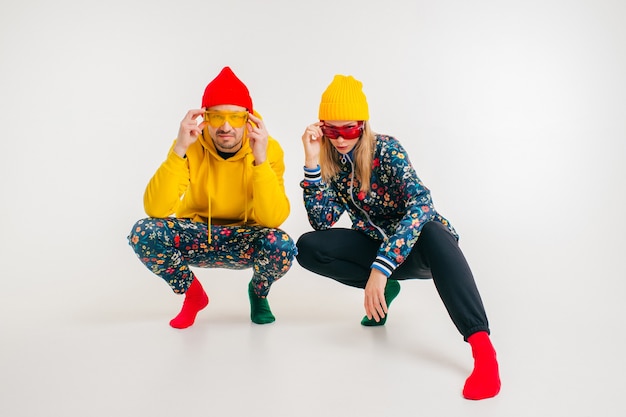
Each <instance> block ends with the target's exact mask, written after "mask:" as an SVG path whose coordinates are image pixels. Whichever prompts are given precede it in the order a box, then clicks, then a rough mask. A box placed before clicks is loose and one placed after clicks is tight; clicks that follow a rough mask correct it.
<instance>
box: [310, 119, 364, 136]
mask: <svg viewBox="0 0 626 417" xmlns="http://www.w3.org/2000/svg"><path fill="white" fill-rule="evenodd" d="M320 127H321V129H322V133H323V134H324V136H326V137H327V138H328V139H337V138H338V137H339V136H341V137H342V138H344V139H346V140H351V139H358V138H360V137H361V134H363V129H364V126H363V121H360V122H357V124H356V126H327V125H326V124H323V125H322V126H320Z"/></svg>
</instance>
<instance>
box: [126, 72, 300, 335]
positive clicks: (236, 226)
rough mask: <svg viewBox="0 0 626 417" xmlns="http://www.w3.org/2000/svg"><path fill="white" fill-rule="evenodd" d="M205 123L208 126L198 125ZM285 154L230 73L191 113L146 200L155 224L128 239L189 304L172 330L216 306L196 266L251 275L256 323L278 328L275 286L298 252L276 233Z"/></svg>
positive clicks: (284, 211) (140, 225)
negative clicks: (272, 301) (272, 298)
mask: <svg viewBox="0 0 626 417" xmlns="http://www.w3.org/2000/svg"><path fill="white" fill-rule="evenodd" d="M200 117H203V120H202V121H201V122H198V119H199V118H200ZM284 171H285V164H284V154H283V150H282V148H281V147H280V145H279V143H278V142H277V141H276V140H274V139H273V138H272V137H270V136H269V135H268V133H267V129H266V127H265V123H264V122H263V120H261V118H260V116H259V114H258V113H256V112H255V111H254V109H253V107H252V99H251V98H250V94H249V92H248V88H247V87H246V86H245V84H244V83H243V82H241V80H239V78H237V76H236V75H235V74H234V73H233V71H232V70H231V69H230V68H229V67H225V68H223V69H222V71H221V72H220V73H219V75H218V76H217V77H216V78H215V79H213V81H211V82H210V83H209V84H208V85H207V87H206V89H205V91H204V95H203V97H202V108H201V109H195V110H189V111H188V112H187V114H186V115H185V117H184V119H183V120H182V122H181V123H180V129H179V131H178V137H177V138H176V140H175V141H174V144H173V145H172V147H171V148H170V151H169V153H168V155H167V158H166V160H165V161H164V162H163V163H162V164H161V166H160V167H159V168H158V170H157V171H156V173H155V174H154V176H153V177H152V179H151V180H150V182H149V183H148V186H147V187H146V191H145V194H144V208H145V210H146V214H147V215H148V216H149V217H148V218H145V219H142V220H139V221H138V222H137V223H136V224H135V225H134V226H133V228H132V230H131V233H130V235H129V236H128V239H129V243H130V245H131V247H132V248H133V249H134V251H135V253H136V254H137V256H138V257H139V259H140V260H141V262H142V263H143V264H144V265H145V266H146V267H147V268H148V269H149V270H150V271H152V272H153V273H154V274H156V275H158V276H159V277H161V278H163V279H164V280H165V282H167V284H168V285H169V286H170V287H171V288H172V290H173V291H174V292H175V293H178V294H185V300H184V302H183V306H182V309H181V311H180V313H179V314H178V315H177V316H176V317H174V318H173V319H172V320H171V321H170V325H171V326H172V327H175V328H178V329H183V328H186V327H189V326H191V325H192V324H193V323H194V321H195V318H196V315H197V314H198V312H199V311H200V310H202V309H203V308H205V307H206V306H207V304H208V303H209V297H208V296H207V294H206V293H205V291H204V289H203V288H202V285H201V284H200V281H199V280H198V278H197V277H196V276H195V274H194V272H193V271H192V270H191V269H190V266H194V267H203V268H228V269H247V268H252V270H253V275H252V280H251V281H250V284H249V285H248V296H249V299H250V318H251V319H252V321H253V322H254V323H257V324H265V323H271V322H273V321H274V320H275V318H274V315H273V314H272V311H271V310H270V307H269V304H268V302H267V298H266V297H267V294H268V292H269V290H270V286H271V285H272V284H273V283H274V281H276V280H277V279H279V278H281V277H282V276H283V275H284V274H285V273H286V272H287V271H288V270H289V268H290V267H291V264H292V260H293V257H294V256H295V254H296V248H295V245H294V242H293V240H292V239H291V237H289V235H287V233H285V232H284V231H282V230H280V229H278V227H279V226H280V225H281V224H282V223H283V222H284V221H285V219H287V216H288V215H289V210H290V206H289V200H288V199H287V195H286V194H285V187H284V181H283V174H284Z"/></svg>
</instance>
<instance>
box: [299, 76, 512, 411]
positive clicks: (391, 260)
mask: <svg viewBox="0 0 626 417" xmlns="http://www.w3.org/2000/svg"><path fill="white" fill-rule="evenodd" d="M319 120H320V121H319V122H317V123H314V124H312V125H310V126H308V127H307V128H306V130H305V132H304V134H303V135H302V142H303V145H304V151H305V166H304V177H305V178H304V180H303V181H302V182H301V186H302V189H303V195H304V204H305V207H306V210H307V214H308V217H309V222H310V223H311V226H313V228H314V229H315V231H313V232H309V233H305V234H304V235H302V236H301V237H300V239H299V240H298V243H297V247H298V255H297V259H298V262H299V263H300V265H301V266H303V267H304V268H306V269H308V270H310V271H313V272H315V273H317V274H320V275H323V276H327V277H330V278H332V279H334V280H336V281H339V282H341V283H342V284H346V285H349V286H353V287H357V288H364V289H365V300H364V307H365V313H366V316H365V317H363V319H362V321H361V324H362V325H364V326H379V325H383V324H385V321H386V319H387V313H388V307H389V305H390V304H391V302H392V301H393V299H394V298H395V297H396V296H397V295H398V293H399V292H400V284H399V283H398V280H404V279H412V278H423V279H428V278H432V279H433V281H434V283H435V287H436V288H437V291H438V292H439V295H440V297H441V299H442V301H443V303H444V304H445V306H446V309H447V310H448V312H449V314H450V317H451V319H452V321H453V322H454V324H455V326H456V327H457V329H458V330H459V332H460V333H461V334H462V335H463V338H464V339H465V340H466V341H467V342H469V344H470V346H471V348H472V354H473V356H474V370H473V372H472V374H471V375H470V376H469V377H468V378H467V380H466V382H465V386H464V388H463V395H464V396H465V398H468V399H475V400H478V399H483V398H489V397H493V396H495V395H497V394H498V392H499V390H500V378H499V371H498V363H497V360H496V353H495V350H494V348H493V346H492V344H491V341H490V338H489V333H490V330H489V324H488V321H487V316H486V313H485V309H484V307H483V303H482V300H481V297H480V294H479V292H478V289H477V288H476V284H475V282H474V278H473V276H472V272H471V270H470V268H469V266H468V264H467V262H466V260H465V257H464V256H463V253H462V252H461V250H460V248H459V246H458V235H457V233H456V231H455V230H454V228H453V227H452V226H451V225H450V223H449V222H448V220H446V219H445V218H444V217H443V216H442V215H441V214H439V213H438V212H437V211H436V210H435V207H434V206H433V202H432V199H431V196H430V192H429V190H428V188H426V187H425V186H424V184H423V183H422V182H421V181H420V179H419V178H418V177H417V174H416V173H415V170H414V169H413V166H412V165H411V162H410V161H409V157H408V155H407V153H406V151H405V150H404V148H403V147H402V145H401V144H400V143H399V142H398V141H397V140H396V139H395V138H393V137H390V136H385V135H379V134H375V133H373V132H372V130H371V128H370V125H369V109H368V104H367V100H366V97H365V95H364V94H363V91H362V84H361V82H360V81H358V80H356V79H354V78H353V77H352V76H343V75H336V76H335V77H334V79H333V81H332V83H331V84H330V85H329V86H328V88H327V89H326V91H325V92H324V93H323V95H322V101H321V104H320V108H319ZM344 212H347V213H348V215H349V216H350V219H351V221H352V228H351V229H344V228H332V226H333V225H334V224H335V223H336V222H337V220H339V217H340V216H341V215H342V214H343V213H344Z"/></svg>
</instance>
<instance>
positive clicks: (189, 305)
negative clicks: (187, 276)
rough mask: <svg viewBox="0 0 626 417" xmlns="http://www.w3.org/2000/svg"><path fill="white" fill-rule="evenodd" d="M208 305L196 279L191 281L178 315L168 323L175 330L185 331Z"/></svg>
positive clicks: (207, 299)
mask: <svg viewBox="0 0 626 417" xmlns="http://www.w3.org/2000/svg"><path fill="white" fill-rule="evenodd" d="M208 304H209V297H208V296H207V295H206V292H204V289H203V288H202V285H201V284H200V281H198V278H194V279H193V281H191V285H190V286H189V288H187V292H186V293H185V301H183V308H182V309H181V310H180V313H178V315H177V316H176V317H174V318H173V319H172V320H171V321H170V326H172V327H174V328H176V329H185V328H187V327H189V326H191V325H192V324H193V322H194V321H196V315H197V314H198V312H199V311H200V310H202V309H203V308H204V307H206V306H207V305H208Z"/></svg>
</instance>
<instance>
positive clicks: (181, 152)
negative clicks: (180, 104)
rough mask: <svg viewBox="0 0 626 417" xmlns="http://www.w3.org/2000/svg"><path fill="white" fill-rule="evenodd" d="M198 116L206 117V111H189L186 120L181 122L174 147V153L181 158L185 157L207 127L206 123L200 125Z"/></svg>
mask: <svg viewBox="0 0 626 417" xmlns="http://www.w3.org/2000/svg"><path fill="white" fill-rule="evenodd" d="M198 116H204V109H194V110H189V111H188V112H187V114H186V115H185V118H184V119H183V120H182V122H180V128H179V129H178V137H177V138H176V144H175V145H174V152H176V154H177V155H178V156H180V157H184V156H185V154H186V153H187V149H189V147H190V146H191V144H192V143H194V142H195V141H197V140H198V136H199V135H200V134H201V133H202V129H204V126H205V125H206V123H205V122H204V121H202V122H200V123H198V120H197V119H198Z"/></svg>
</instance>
